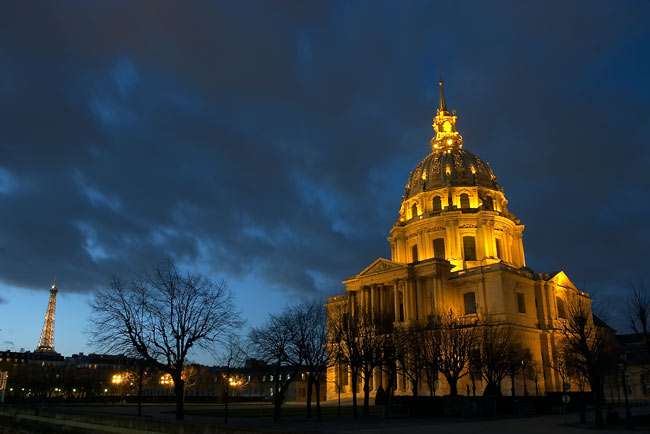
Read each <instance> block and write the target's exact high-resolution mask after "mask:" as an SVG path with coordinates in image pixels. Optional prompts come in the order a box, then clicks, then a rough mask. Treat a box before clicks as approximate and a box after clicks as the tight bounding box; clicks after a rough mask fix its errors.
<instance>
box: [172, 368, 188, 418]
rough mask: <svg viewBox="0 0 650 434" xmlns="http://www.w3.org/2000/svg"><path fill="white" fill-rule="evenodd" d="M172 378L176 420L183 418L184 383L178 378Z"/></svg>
mask: <svg viewBox="0 0 650 434" xmlns="http://www.w3.org/2000/svg"><path fill="white" fill-rule="evenodd" d="M177 377H178V378H174V395H176V420H183V419H184V418H185V381H183V379H182V378H180V375H178V376H177Z"/></svg>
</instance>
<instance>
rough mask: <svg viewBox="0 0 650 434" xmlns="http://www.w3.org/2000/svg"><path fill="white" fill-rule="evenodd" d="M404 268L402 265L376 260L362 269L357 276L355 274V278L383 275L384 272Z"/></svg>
mask: <svg viewBox="0 0 650 434" xmlns="http://www.w3.org/2000/svg"><path fill="white" fill-rule="evenodd" d="M404 267H405V265H404V264H398V263H397V262H393V261H389V260H388V259H384V258H378V259H376V260H375V261H374V262H373V263H372V264H370V265H368V266H367V267H366V268H364V269H363V270H362V271H361V272H360V273H359V274H357V277H362V276H368V275H370V274H376V273H383V272H385V271H391V270H398V269H402V268H404Z"/></svg>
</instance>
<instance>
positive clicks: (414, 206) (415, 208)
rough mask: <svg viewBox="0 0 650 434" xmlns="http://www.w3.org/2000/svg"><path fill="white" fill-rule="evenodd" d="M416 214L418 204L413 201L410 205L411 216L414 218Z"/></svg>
mask: <svg viewBox="0 0 650 434" xmlns="http://www.w3.org/2000/svg"><path fill="white" fill-rule="evenodd" d="M417 216H418V205H417V204H416V203H414V204H413V205H411V217H412V218H416V217H417Z"/></svg>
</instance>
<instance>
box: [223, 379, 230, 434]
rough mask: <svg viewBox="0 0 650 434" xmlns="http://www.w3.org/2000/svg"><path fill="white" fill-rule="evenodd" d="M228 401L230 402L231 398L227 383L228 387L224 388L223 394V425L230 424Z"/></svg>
mask: <svg viewBox="0 0 650 434" xmlns="http://www.w3.org/2000/svg"><path fill="white" fill-rule="evenodd" d="M226 381H228V380H226ZM228 401H230V396H229V394H228V383H226V387H225V388H224V392H223V411H224V413H223V423H225V424H227V423H228Z"/></svg>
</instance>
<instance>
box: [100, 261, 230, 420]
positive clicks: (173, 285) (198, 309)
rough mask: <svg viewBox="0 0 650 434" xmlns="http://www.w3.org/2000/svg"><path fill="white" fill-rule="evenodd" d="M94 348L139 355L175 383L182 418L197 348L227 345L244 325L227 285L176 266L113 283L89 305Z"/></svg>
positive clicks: (108, 351) (211, 348) (163, 267)
mask: <svg viewBox="0 0 650 434" xmlns="http://www.w3.org/2000/svg"><path fill="white" fill-rule="evenodd" d="M91 308H92V312H93V313H92V316H91V318H92V322H91V325H90V336H91V338H90V340H91V343H92V344H93V345H94V346H95V347H97V348H100V349H101V350H103V351H105V352H107V353H113V354H128V355H133V356H139V357H141V358H143V359H144V360H146V361H147V363H149V364H150V365H151V366H153V367H154V368H157V369H160V370H161V371H164V372H167V373H168V374H169V375H170V376H171V377H172V379H173V381H174V394H175V396H176V418H177V419H179V420H180V419H183V417H184V395H185V381H184V379H183V375H182V374H183V369H184V367H185V364H186V361H187V357H188V354H189V353H190V351H191V350H192V349H193V348H195V347H199V348H203V349H205V350H207V351H211V350H213V349H214V346H215V344H217V343H218V342H223V340H224V339H225V338H226V336H227V335H228V334H229V333H230V331H231V330H232V329H233V328H236V327H238V326H240V324H241V320H240V318H239V314H238V312H237V311H236V310H235V309H234V307H233V304H232V300H231V296H230V293H229V292H228V290H227V289H226V286H225V285H224V284H223V283H220V284H217V283H214V282H212V281H210V280H209V279H207V278H205V277H202V276H199V275H194V274H191V273H187V274H182V273H181V272H179V271H178V269H177V268H176V266H175V265H174V264H173V262H171V261H168V262H166V263H165V264H164V265H161V266H159V267H157V268H156V269H155V270H154V272H153V273H152V274H151V275H150V276H148V277H145V278H143V279H140V280H134V281H131V282H129V283H125V282H124V281H122V280H120V279H119V278H114V279H113V281H112V283H111V285H110V287H109V288H108V289H104V290H101V291H99V292H98V293H96V294H95V298H94V300H93V302H92V303H91Z"/></svg>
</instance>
